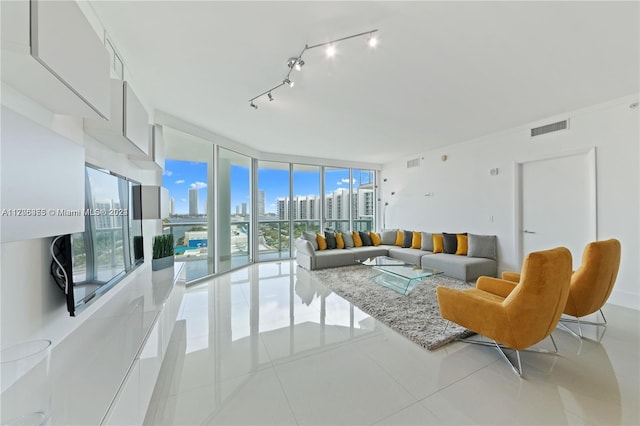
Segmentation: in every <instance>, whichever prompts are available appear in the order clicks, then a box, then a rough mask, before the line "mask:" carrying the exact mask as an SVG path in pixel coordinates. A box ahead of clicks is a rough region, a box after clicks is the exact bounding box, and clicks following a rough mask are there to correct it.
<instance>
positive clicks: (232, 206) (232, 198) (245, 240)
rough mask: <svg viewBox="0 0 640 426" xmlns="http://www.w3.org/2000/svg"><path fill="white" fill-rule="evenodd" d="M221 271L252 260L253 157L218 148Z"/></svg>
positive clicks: (219, 265)
mask: <svg viewBox="0 0 640 426" xmlns="http://www.w3.org/2000/svg"><path fill="white" fill-rule="evenodd" d="M217 190H218V192H217V195H218V200H217V207H218V211H217V218H218V223H217V228H218V229H217V230H218V272H224V271H228V270H230V269H233V268H237V267H239V266H242V265H246V264H248V263H251V262H252V261H253V258H252V253H251V238H252V237H251V233H252V229H251V158H250V157H248V156H246V155H242V154H239V153H237V152H234V151H230V150H228V149H225V148H219V151H218V185H217Z"/></svg>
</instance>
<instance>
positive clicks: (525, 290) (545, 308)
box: [503, 247, 572, 348]
mask: <svg viewBox="0 0 640 426" xmlns="http://www.w3.org/2000/svg"><path fill="white" fill-rule="evenodd" d="M571 266H572V260H571V252H570V251H569V250H568V249H567V248H565V247H558V248H555V249H551V250H544V251H538V252H532V253H529V255H527V257H526V259H525V260H524V263H523V265H522V273H521V276H520V282H519V283H518V285H516V287H515V288H514V289H513V291H512V292H511V293H510V294H509V296H507V297H506V298H505V300H504V301H503V305H504V307H505V310H506V311H507V315H508V318H509V322H510V323H511V324H510V327H511V329H512V330H518V332H517V336H514V339H515V341H516V342H517V344H516V345H515V346H514V347H516V346H517V347H523V348H525V347H529V346H531V345H534V344H536V343H538V342H539V341H541V340H542V339H544V338H545V337H547V336H548V335H549V334H551V332H552V331H553V329H555V327H556V326H557V324H558V321H559V320H560V316H561V315H562V311H563V310H564V307H565V305H566V303H567V297H568V295H569V284H570V282H571Z"/></svg>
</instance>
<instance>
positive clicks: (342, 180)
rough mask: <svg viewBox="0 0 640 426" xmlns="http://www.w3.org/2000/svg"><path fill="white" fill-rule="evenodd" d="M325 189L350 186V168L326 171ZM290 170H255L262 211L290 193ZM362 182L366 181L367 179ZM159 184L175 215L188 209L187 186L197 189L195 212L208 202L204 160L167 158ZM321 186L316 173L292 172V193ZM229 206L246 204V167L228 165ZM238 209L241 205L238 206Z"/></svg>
mask: <svg viewBox="0 0 640 426" xmlns="http://www.w3.org/2000/svg"><path fill="white" fill-rule="evenodd" d="M325 175H326V182H325V192H326V193H331V192H333V191H335V190H336V189H338V188H348V187H349V171H348V170H344V169H340V170H330V169H329V170H327V171H326V172H325ZM288 176H289V173H288V171H282V170H271V169H261V170H259V172H258V187H259V189H260V190H263V191H264V193H265V211H266V212H267V213H270V212H271V213H275V212H276V200H277V199H278V198H279V197H287V196H288V195H289V189H288V185H289V177H288ZM359 179H360V177H359V176H356V175H354V185H358V184H360V182H359ZM362 183H367V182H366V181H364V182H362ZM162 186H163V187H165V188H167V189H168V190H169V196H170V197H172V198H173V199H174V211H175V213H177V214H186V213H188V212H189V189H190V188H197V189H198V212H199V213H204V211H205V205H206V202H207V163H198V162H193V161H179V160H166V161H165V171H164V173H163V176H162ZM319 188H320V182H319V173H317V172H315V173H314V172H294V195H314V194H318V191H319ZM231 190H232V192H231V193H232V196H231V209H232V211H231V212H230V213H235V206H242V203H247V205H249V168H247V167H232V168H231ZM240 208H241V207H240Z"/></svg>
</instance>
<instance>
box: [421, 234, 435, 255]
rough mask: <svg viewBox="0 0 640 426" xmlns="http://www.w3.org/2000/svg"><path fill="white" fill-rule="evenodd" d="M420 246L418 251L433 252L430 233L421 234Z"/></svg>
mask: <svg viewBox="0 0 640 426" xmlns="http://www.w3.org/2000/svg"><path fill="white" fill-rule="evenodd" d="M421 234H422V236H421V238H422V244H420V250H422V251H433V234H431V232H421Z"/></svg>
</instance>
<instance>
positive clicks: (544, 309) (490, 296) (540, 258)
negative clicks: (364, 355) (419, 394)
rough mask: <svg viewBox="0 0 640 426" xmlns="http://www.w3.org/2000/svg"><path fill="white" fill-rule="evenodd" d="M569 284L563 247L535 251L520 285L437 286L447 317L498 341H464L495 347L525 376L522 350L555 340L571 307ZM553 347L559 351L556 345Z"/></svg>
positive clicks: (494, 281) (487, 281)
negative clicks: (555, 332)
mask: <svg viewBox="0 0 640 426" xmlns="http://www.w3.org/2000/svg"><path fill="white" fill-rule="evenodd" d="M570 280H571V252H569V250H568V249H566V248H565V247H558V248H555V249H552V250H545V251H539V252H533V253H530V254H529V255H528V256H527V258H526V259H525V261H524V264H523V266H522V274H521V279H520V281H519V282H518V283H514V282H511V281H507V280H501V279H498V278H491V277H480V278H478V281H477V282H476V287H475V288H472V289H467V290H455V289H452V288H448V287H438V288H437V290H436V292H437V296H438V303H439V305H440V312H441V314H442V317H443V318H445V319H447V320H449V321H452V322H454V323H456V324H459V325H461V326H463V327H466V328H467V329H469V330H471V331H475V332H476V333H478V334H480V335H483V336H486V337H488V338H490V339H492V340H493V343H490V342H486V341H477V340H469V339H468V340H465V341H467V342H469V343H479V344H484V345H491V346H495V347H496V348H497V349H498V350H499V352H500V354H501V355H502V357H503V358H504V360H505V361H507V362H508V363H509V364H510V365H511V368H512V369H513V371H514V372H515V373H516V374H518V375H519V376H521V375H522V364H521V362H520V350H523V349H526V348H529V347H530V346H533V345H535V344H536V343H538V342H540V341H541V340H543V339H545V338H546V337H548V336H551V332H552V331H553V330H554V329H555V328H556V325H557V324H558V320H559V319H560V316H561V315H562V310H563V309H564V307H565V305H566V303H567V297H568V296H569V282H570ZM551 338H552V340H553V337H552V336H551ZM553 345H554V348H555V349H556V352H557V347H556V345H555V342H553ZM505 346H506V347H508V348H511V349H514V350H515V351H516V356H517V366H516V365H515V363H513V362H511V361H510V360H509V359H508V358H507V356H506V354H505V353H504V350H503V349H504V347H505Z"/></svg>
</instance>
